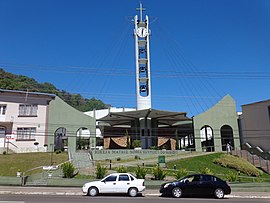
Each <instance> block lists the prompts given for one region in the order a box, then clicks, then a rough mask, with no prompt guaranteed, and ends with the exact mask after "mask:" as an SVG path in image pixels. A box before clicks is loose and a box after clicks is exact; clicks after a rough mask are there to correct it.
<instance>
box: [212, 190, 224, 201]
mask: <svg viewBox="0 0 270 203" xmlns="http://www.w3.org/2000/svg"><path fill="white" fill-rule="evenodd" d="M214 195H215V198H217V199H222V198H224V191H223V190H222V189H221V188H217V189H216V190H215V192H214Z"/></svg>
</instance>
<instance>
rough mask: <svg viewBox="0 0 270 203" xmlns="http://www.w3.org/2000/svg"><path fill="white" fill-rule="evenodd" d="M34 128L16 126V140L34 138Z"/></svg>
mask: <svg viewBox="0 0 270 203" xmlns="http://www.w3.org/2000/svg"><path fill="white" fill-rule="evenodd" d="M35 134H36V128H17V139H18V140H33V139H35Z"/></svg>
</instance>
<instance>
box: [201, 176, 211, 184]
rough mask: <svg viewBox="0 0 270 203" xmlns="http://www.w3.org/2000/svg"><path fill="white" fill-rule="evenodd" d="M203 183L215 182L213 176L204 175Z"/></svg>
mask: <svg viewBox="0 0 270 203" xmlns="http://www.w3.org/2000/svg"><path fill="white" fill-rule="evenodd" d="M202 181H204V182H211V181H213V178H212V176H208V175H203V176H202Z"/></svg>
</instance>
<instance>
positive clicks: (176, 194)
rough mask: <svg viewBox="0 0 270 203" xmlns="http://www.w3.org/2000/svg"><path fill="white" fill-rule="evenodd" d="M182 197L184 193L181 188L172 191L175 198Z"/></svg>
mask: <svg viewBox="0 0 270 203" xmlns="http://www.w3.org/2000/svg"><path fill="white" fill-rule="evenodd" d="M182 195H183V192H182V189H181V188H179V187H175V188H173V189H172V196H173V197H176V198H180V197H182Z"/></svg>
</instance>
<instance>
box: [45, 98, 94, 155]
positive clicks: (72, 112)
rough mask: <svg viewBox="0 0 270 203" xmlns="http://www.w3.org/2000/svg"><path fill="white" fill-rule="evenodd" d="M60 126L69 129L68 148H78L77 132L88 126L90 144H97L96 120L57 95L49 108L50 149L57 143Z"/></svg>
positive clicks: (48, 130)
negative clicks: (55, 140)
mask: <svg viewBox="0 0 270 203" xmlns="http://www.w3.org/2000/svg"><path fill="white" fill-rule="evenodd" d="M60 127H62V128H66V130H67V137H68V148H69V149H70V150H72V151H75V150H76V134H77V131H78V130H79V129H80V128H87V129H88V130H89V131H90V146H93V147H94V146H95V145H96V139H95V129H96V120H95V119H94V118H92V117H90V116H87V115H85V114H84V113H83V112H80V111H78V110H76V109H75V108H73V107H71V106H69V105H68V104H67V103H65V102H64V101H63V100H61V99H60V98H59V97H56V98H55V100H53V101H51V102H50V104H49V109H48V129H47V134H48V137H47V144H48V150H51V149H52V148H51V146H52V145H54V144H55V143H54V136H55V135H54V134H55V131H56V130H57V129H58V128H60Z"/></svg>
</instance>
